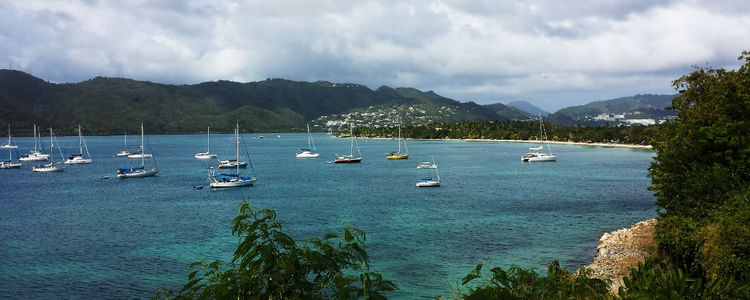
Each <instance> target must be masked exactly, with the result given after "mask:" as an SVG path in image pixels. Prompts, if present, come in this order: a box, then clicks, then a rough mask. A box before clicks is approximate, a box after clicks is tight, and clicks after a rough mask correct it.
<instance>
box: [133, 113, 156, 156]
mask: <svg viewBox="0 0 750 300" xmlns="http://www.w3.org/2000/svg"><path fill="white" fill-rule="evenodd" d="M143 145H144V143H143V122H141V148H139V149H138V153H133V154H130V155H128V158H131V159H134V158H140V159H141V161H143V159H144V158H152V155H151V153H146V151H145V150H144V148H143Z"/></svg>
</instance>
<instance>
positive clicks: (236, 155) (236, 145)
mask: <svg viewBox="0 0 750 300" xmlns="http://www.w3.org/2000/svg"><path fill="white" fill-rule="evenodd" d="M234 159H235V160H236V163H237V176H238V178H239V176H240V124H239V123H237V125H235V128H234Z"/></svg>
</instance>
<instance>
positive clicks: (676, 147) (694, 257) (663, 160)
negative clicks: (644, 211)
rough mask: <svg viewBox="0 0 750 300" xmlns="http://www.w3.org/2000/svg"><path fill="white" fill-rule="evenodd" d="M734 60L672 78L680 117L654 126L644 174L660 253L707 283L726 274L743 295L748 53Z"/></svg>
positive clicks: (749, 153)
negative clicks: (734, 64)
mask: <svg viewBox="0 0 750 300" xmlns="http://www.w3.org/2000/svg"><path fill="white" fill-rule="evenodd" d="M739 59H740V60H741V61H744V65H743V66H741V67H740V68H739V69H737V70H733V71H727V70H724V69H718V70H715V69H699V70H697V71H695V72H693V73H691V74H688V75H685V76H683V77H681V78H679V79H677V80H675V81H674V83H673V84H674V86H675V88H676V89H678V90H679V92H680V95H678V96H677V97H675V98H674V100H673V107H674V109H675V111H676V112H677V115H678V116H679V120H677V121H673V122H668V123H666V124H664V125H663V126H662V127H661V128H660V129H659V133H658V135H657V137H656V138H655V139H654V141H653V146H654V148H655V149H656V150H657V156H656V158H655V161H654V163H653V164H652V166H651V171H650V177H651V178H652V183H653V185H652V186H651V188H652V189H653V190H654V191H656V196H657V200H656V204H657V206H659V207H660V212H659V213H660V216H661V217H662V220H661V221H659V224H658V226H657V229H656V237H655V239H656V242H657V245H658V248H659V250H660V251H661V253H662V254H665V255H666V256H668V257H669V258H670V261H671V263H672V264H674V265H675V266H676V267H678V268H680V269H682V270H683V271H684V272H685V273H686V274H687V275H689V276H691V277H695V278H698V279H702V280H703V281H704V282H707V285H710V284H711V283H712V282H714V281H717V280H726V279H727V278H733V279H735V280H736V282H734V283H733V284H736V285H737V287H738V288H737V289H734V290H735V291H739V292H740V293H742V292H741V291H746V289H743V288H740V287H743V286H744V287H747V285H748V283H749V282H750V228H748V224H750V53H749V52H747V51H745V52H743V53H742V56H740V57H739ZM730 290H732V289H730ZM717 297H719V298H723V297H748V295H747V294H732V293H729V294H726V295H718V296H717Z"/></svg>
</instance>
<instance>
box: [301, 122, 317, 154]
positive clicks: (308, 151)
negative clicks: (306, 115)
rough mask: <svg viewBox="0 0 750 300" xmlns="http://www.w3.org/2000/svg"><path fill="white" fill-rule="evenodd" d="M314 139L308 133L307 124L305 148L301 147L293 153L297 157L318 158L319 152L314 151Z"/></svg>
mask: <svg viewBox="0 0 750 300" xmlns="http://www.w3.org/2000/svg"><path fill="white" fill-rule="evenodd" d="M315 150H316V149H315V141H313V138H312V134H310V124H307V148H301V149H299V151H298V152H297V155H295V156H296V157H297V158H318V156H320V153H317V152H315Z"/></svg>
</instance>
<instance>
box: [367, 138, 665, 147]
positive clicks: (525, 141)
mask: <svg viewBox="0 0 750 300" xmlns="http://www.w3.org/2000/svg"><path fill="white" fill-rule="evenodd" d="M357 138H358V139H369V140H395V139H396V138H384V137H357ZM407 140H414V141H464V142H487V143H492V142H495V143H530V144H539V141H537V140H534V141H530V140H493V139H410V138H407ZM545 143H549V144H556V145H579V146H596V147H618V148H633V149H653V147H652V146H651V145H636V144H615V143H585V142H560V141H545Z"/></svg>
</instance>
